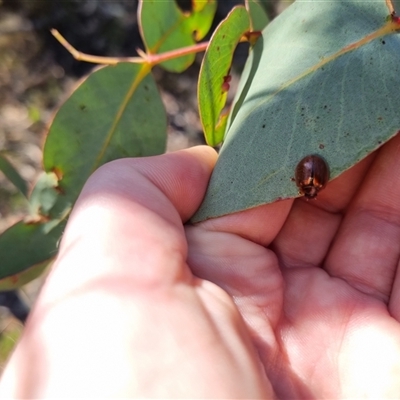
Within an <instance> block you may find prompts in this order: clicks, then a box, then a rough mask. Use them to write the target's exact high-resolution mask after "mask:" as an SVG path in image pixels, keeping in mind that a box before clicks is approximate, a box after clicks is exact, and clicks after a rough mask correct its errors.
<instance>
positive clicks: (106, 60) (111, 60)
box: [50, 29, 146, 65]
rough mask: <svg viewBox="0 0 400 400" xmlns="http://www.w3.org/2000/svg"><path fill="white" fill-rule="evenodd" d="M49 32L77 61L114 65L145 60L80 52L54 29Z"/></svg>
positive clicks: (138, 62) (140, 62)
mask: <svg viewBox="0 0 400 400" xmlns="http://www.w3.org/2000/svg"><path fill="white" fill-rule="evenodd" d="M50 32H51V34H52V35H53V36H54V37H55V38H56V39H57V40H58V41H59V42H60V43H61V44H62V45H63V46H64V47H65V48H66V49H67V50H68V51H69V52H70V53H71V55H72V57H74V58H75V60H78V61H86V62H90V63H94V64H105V65H115V64H118V63H120V62H131V63H137V64H143V63H145V62H146V60H144V59H143V58H142V57H102V56H93V55H91V54H86V53H82V52H80V51H78V50H76V49H75V47H73V46H72V45H71V44H70V43H68V41H67V40H66V39H65V38H64V37H63V36H62V35H61V33H60V32H58V31H57V30H56V29H51V30H50Z"/></svg>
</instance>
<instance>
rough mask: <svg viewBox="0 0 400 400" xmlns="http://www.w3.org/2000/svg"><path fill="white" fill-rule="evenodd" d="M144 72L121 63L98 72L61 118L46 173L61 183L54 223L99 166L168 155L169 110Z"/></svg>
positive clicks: (53, 132)
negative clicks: (128, 158)
mask: <svg viewBox="0 0 400 400" xmlns="http://www.w3.org/2000/svg"><path fill="white" fill-rule="evenodd" d="M143 68H144V67H143V66H140V65H136V64H131V63H120V64H117V65H115V66H109V67H105V68H101V69H99V70H97V71H95V72H94V73H92V74H91V75H90V76H89V77H88V78H87V79H86V81H84V82H83V83H82V84H81V85H80V86H79V87H78V88H77V90H75V92H74V93H73V94H72V95H71V96H70V97H69V98H68V100H67V101H66V102H65V103H64V105H63V106H62V107H61V108H60V109H59V111H58V112H57V115H56V117H55V118H54V121H53V123H52V125H51V128H50V131H49V134H48V137H47V140H46V143H45V147H44V156H43V163H44V166H45V169H46V171H47V172H49V173H51V172H54V173H55V174H56V175H57V176H58V177H59V178H60V181H59V183H58V190H59V192H60V193H61V194H62V195H60V196H59V197H58V199H57V204H56V205H55V208H57V209H58V215H57V213H55V214H56V215H53V216H52V217H53V218H55V217H57V216H58V217H61V215H62V214H63V213H64V212H65V210H66V209H68V203H69V206H71V205H72V204H73V203H74V202H75V200H76V198H77V197H78V194H79V193H80V191H81V189H82V187H83V185H84V183H85V182H86V180H87V179H88V177H89V176H90V174H91V173H92V172H93V171H94V170H95V169H96V168H98V167H99V166H100V165H102V164H104V163H106V162H107V161H111V160H114V159H117V158H123V157H142V156H149V155H155V154H161V153H163V152H164V149H165V142H166V114H165V109H164V106H163V104H162V102H161V98H160V95H159V92H158V89H157V86H156V84H155V82H154V78H153V76H152V75H149V74H146V73H147V72H146V71H144V70H143ZM52 211H54V210H52Z"/></svg>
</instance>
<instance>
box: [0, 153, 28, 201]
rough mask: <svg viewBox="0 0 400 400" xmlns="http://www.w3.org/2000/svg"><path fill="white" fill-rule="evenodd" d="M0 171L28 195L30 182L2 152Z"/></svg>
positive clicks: (0, 154) (0, 155)
mask: <svg viewBox="0 0 400 400" xmlns="http://www.w3.org/2000/svg"><path fill="white" fill-rule="evenodd" d="M0 171H1V172H3V174H4V175H5V176H6V177H7V179H8V180H9V181H10V182H11V183H12V184H13V185H14V186H15V187H16V188H17V189H18V190H19V191H20V192H21V193H22V194H23V195H24V196H25V197H27V196H28V184H27V183H26V181H25V179H24V178H22V176H21V175H20V174H19V173H18V171H17V170H16V169H15V168H14V167H13V165H12V164H11V163H10V161H8V160H7V158H6V157H5V156H4V155H3V154H2V153H0Z"/></svg>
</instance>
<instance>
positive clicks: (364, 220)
mask: <svg viewBox="0 0 400 400" xmlns="http://www.w3.org/2000/svg"><path fill="white" fill-rule="evenodd" d="M399 174H400V135H397V136H396V137H395V138H393V139H392V140H390V141H389V142H388V143H387V144H386V145H384V146H383V147H382V148H381V149H380V151H379V152H378V154H377V156H376V159H375V160H374V162H373V164H372V165H371V168H370V170H369V171H368V174H367V176H366V177H365V179H364V182H363V184H362V187H361V188H360V190H359V192H358V193H357V195H356V197H355V199H354V201H353V202H352V204H351V205H350V206H349V209H348V212H347V214H346V217H345V218H344V220H343V223H342V225H341V227H340V230H339V231H338V234H337V236H336V238H335V241H334V243H333V245H332V249H331V251H330V253H329V256H328V258H327V260H326V263H325V268H326V270H327V271H328V272H329V273H330V274H331V275H333V276H337V277H340V278H342V279H345V280H346V281H347V282H349V283H350V284H351V285H353V286H354V287H356V288H358V289H359V290H361V291H363V292H366V293H369V294H372V295H375V296H376V297H377V298H379V299H382V300H384V301H387V300H388V297H389V294H390V291H391V288H392V284H393V279H394V275H395V271H396V268H397V263H398V259H399V252H400V250H399V243H400V181H399V180H398V176H399Z"/></svg>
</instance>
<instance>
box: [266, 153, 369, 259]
mask: <svg viewBox="0 0 400 400" xmlns="http://www.w3.org/2000/svg"><path fill="white" fill-rule="evenodd" d="M372 161H373V156H370V157H367V158H366V159H364V160H363V161H361V162H360V163H358V164H357V165H355V166H354V167H352V168H351V169H349V170H347V171H346V172H344V173H343V174H342V175H341V176H339V177H338V178H336V179H334V180H333V181H332V182H330V183H329V184H328V186H327V187H326V189H324V190H323V191H321V192H320V194H318V197H317V199H315V200H306V199H304V198H300V199H297V200H296V201H295V202H294V205H293V207H292V209H291V211H290V214H289V216H288V218H287V220H286V222H285V225H284V226H283V228H282V230H281V231H280V232H279V235H278V236H277V238H276V239H275V241H274V243H273V247H272V249H273V250H274V251H275V253H276V254H277V256H278V257H279V259H280V262H281V265H282V266H285V267H306V266H319V265H321V263H322V262H323V260H324V259H325V257H326V254H327V252H328V249H329V247H330V245H331V242H332V240H333V238H334V236H335V234H336V232H337V229H338V227H339V225H340V223H341V221H342V214H343V213H344V212H345V209H346V207H347V205H348V203H349V202H350V201H351V199H352V197H353V196H354V193H355V192H356V190H357V188H358V187H359V185H360V182H361V181H362V179H363V177H364V175H365V173H366V171H367V170H368V168H369V165H370V164H371V162H372Z"/></svg>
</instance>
